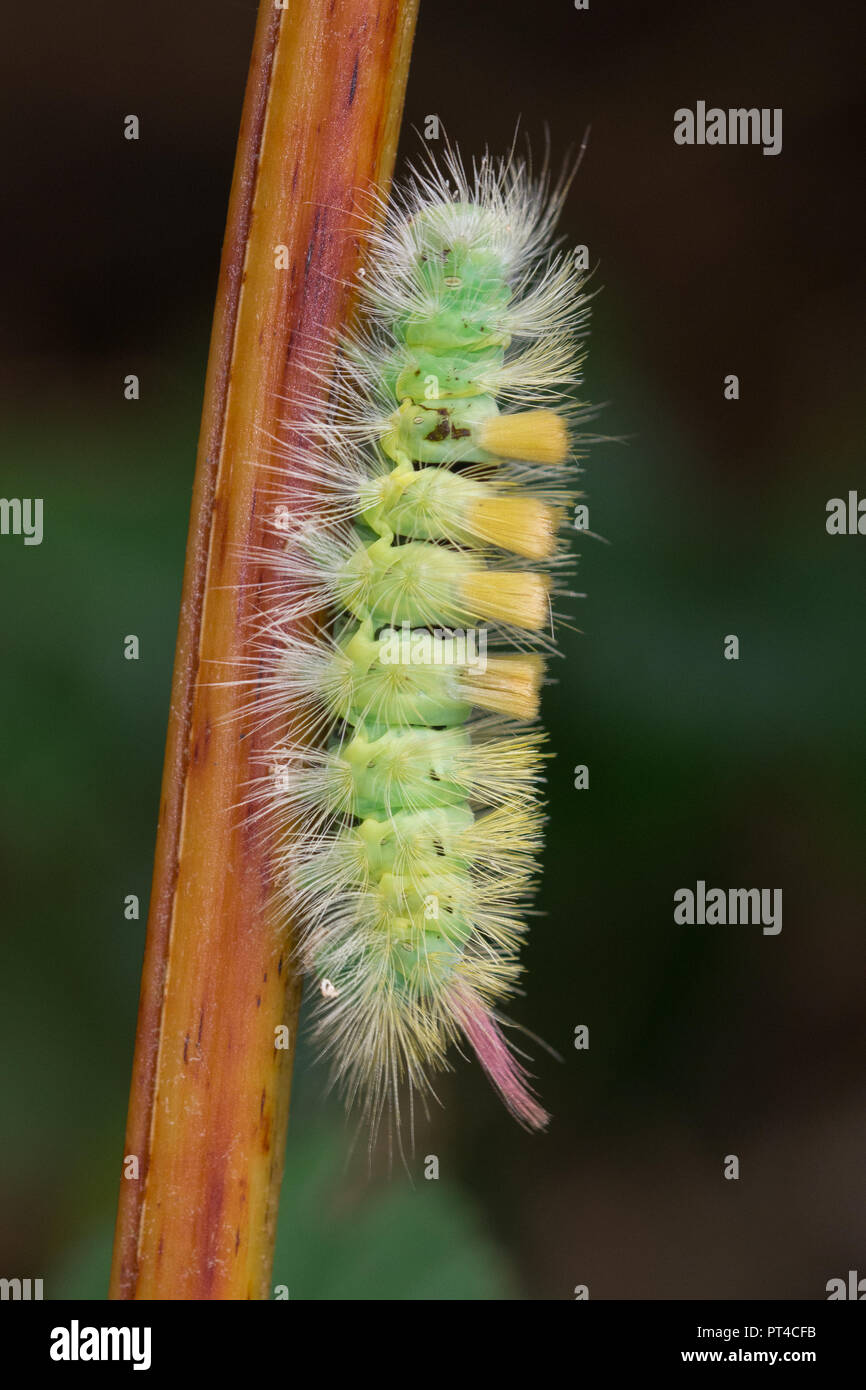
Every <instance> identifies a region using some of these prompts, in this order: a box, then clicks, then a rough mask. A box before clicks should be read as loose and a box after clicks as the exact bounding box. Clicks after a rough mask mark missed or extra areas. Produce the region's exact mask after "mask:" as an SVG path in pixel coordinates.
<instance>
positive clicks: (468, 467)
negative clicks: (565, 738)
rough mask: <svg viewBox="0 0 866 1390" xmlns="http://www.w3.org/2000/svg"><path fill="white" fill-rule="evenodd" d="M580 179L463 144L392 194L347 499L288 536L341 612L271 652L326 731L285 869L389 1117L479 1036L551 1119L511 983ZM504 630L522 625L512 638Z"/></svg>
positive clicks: (571, 367)
mask: <svg viewBox="0 0 866 1390" xmlns="http://www.w3.org/2000/svg"><path fill="white" fill-rule="evenodd" d="M451 184H453V185H454V186H455V188H456V190H457V196H456V198H455V197H454V196H452V191H451ZM562 191H563V190H562V189H561V188H560V189H559V190H557V191H556V192H555V193H554V194H553V195H552V197H551V196H550V195H548V192H547V188H546V184H545V182H544V181H542V182H541V183H540V184H533V183H532V181H531V180H530V179H529V177H528V175H527V172H526V170H525V169H524V168H523V167H522V166H520V165H519V164H514V163H506V164H498V165H494V164H493V163H491V162H490V161H488V160H485V161H484V162H482V165H481V166H480V168H479V169H478V170H475V171H474V172H473V175H472V176H469V175H467V174H466V172H465V171H464V169H463V167H462V165H461V164H460V163H459V160H457V159H456V158H454V157H451V158H450V159H449V161H448V162H447V164H446V166H445V169H444V170H443V171H441V172H440V171H438V170H436V169H435V168H433V167H430V168H428V169H426V170H424V171H423V172H422V173H421V174H416V175H415V178H414V182H413V183H412V184H411V185H410V188H409V190H408V192H406V193H404V194H403V197H402V200H401V199H400V198H398V199H396V200H395V202H394V203H393V204H392V208H391V211H390V212H389V215H388V218H387V221H386V224H385V227H384V230H383V231H382V232H381V233H380V234H379V235H378V237H377V238H376V239H375V242H374V251H373V254H372V256H371V263H370V265H369V266H368V267H367V276H368V278H367V280H366V281H365V284H366V290H365V306H366V310H367V316H368V324H369V329H368V332H367V334H366V335H365V336H362V337H357V338H355V339H354V340H353V341H351V342H347V344H346V358H347V361H349V362H350V364H352V365H351V367H350V369H349V372H348V375H347V377H346V381H345V383H344V389H343V392H342V397H341V411H340V412H338V417H337V423H336V424H333V423H332V424H331V425H330V426H329V428H328V430H323V432H322V436H321V441H320V443H319V445H318V448H319V453H318V455H317V464H316V465H315V466H316V467H317V468H318V480H319V483H320V484H324V485H325V486H326V487H330V489H331V493H332V496H333V498H334V499H335V506H334V512H333V516H332V518H331V520H332V521H333V525H330V526H326V527H324V528H320V529H315V528H311V527H310V526H309V525H307V526H306V527H305V528H304V529H303V534H299V535H298V536H297V537H296V538H290V542H289V545H288V547H287V548H286V551H285V553H284V556H283V559H282V560H281V575H282V578H283V579H285V578H287V577H288V576H291V581H292V585H293V589H292V597H291V600H290V601H288V602H287V603H286V605H285V610H284V616H285V617H287V618H289V619H291V620H296V619H298V618H299V617H303V616H304V615H306V614H312V613H314V612H318V611H320V610H321V607H322V605H323V604H327V605H328V609H329V611H330V613H331V615H332V616H331V622H330V627H329V629H328V630H327V631H326V632H325V633H324V634H323V635H321V636H320V637H319V638H305V637H301V638H298V637H293V638H290V639H286V640H285V642H284V645H283V646H282V647H278V649H277V650H276V651H275V652H274V654H273V668H272V669H273V675H272V680H273V687H274V699H275V701H276V702H277V703H278V704H282V705H285V706H288V707H294V708H295V710H296V717H297V711H298V710H300V711H301V712H302V715H303V714H304V713H305V715H306V718H307V720H308V723H307V728H308V730H310V731H312V733H313V735H314V737H315V738H316V739H317V740H318V743H319V747H318V748H313V749H310V748H309V746H308V744H309V740H308V738H304V739H303V740H300V741H299V742H298V744H296V745H287V744H284V745H283V746H282V747H281V748H280V750H279V757H278V758H277V759H276V761H277V762H279V763H280V764H281V765H282V767H283V770H284V772H285V776H283V777H282V779H280V780H279V785H278V787H277V789H276V791H275V792H274V795H273V798H272V801H273V806H272V816H273V820H274V824H275V826H276V829H277V834H278V837H281V838H280V851H279V855H278V866H279V882H280V888H281V894H282V898H283V901H284V903H285V906H286V908H287V910H289V911H291V912H292V913H293V914H294V915H296V916H300V918H301V921H302V923H303V926H304V935H303V944H302V948H301V949H302V953H303V960H304V964H305V967H306V968H307V969H308V970H309V971H310V972H311V973H313V974H314V975H315V976H316V977H317V979H318V980H319V984H320V993H321V1003H320V1009H319V1016H318V1020H317V1029H318V1033H319V1036H320V1037H321V1038H322V1040H323V1042H324V1044H325V1046H326V1048H327V1050H329V1051H330V1053H331V1055H332V1057H333V1059H334V1062H335V1070H336V1073H337V1076H338V1078H339V1079H340V1080H341V1081H342V1082H343V1083H344V1085H345V1088H346V1090H347V1093H348V1095H349V1097H350V1099H353V1098H354V1097H355V1096H356V1095H357V1094H358V1093H359V1092H362V1093H363V1094H364V1095H365V1097H366V1103H367V1106H368V1109H369V1110H370V1112H371V1114H372V1116H373V1118H374V1119H377V1118H378V1116H379V1113H380V1112H381V1109H382V1107H383V1105H384V1104H385V1103H386V1102H389V1101H390V1102H392V1103H393V1104H394V1105H396V1104H397V1100H398V1096H399V1092H400V1089H401V1087H402V1086H403V1084H404V1083H406V1082H408V1084H409V1085H410V1087H414V1088H416V1089H419V1090H421V1091H424V1090H427V1089H429V1088H430V1084H431V1083H430V1075H431V1073H434V1072H436V1071H437V1070H441V1069H442V1068H443V1067H445V1066H447V1065H448V1063H447V1059H446V1053H447V1049H448V1046H449V1044H450V1043H452V1042H455V1041H458V1040H459V1038H460V1037H461V1035H462V1036H463V1037H465V1038H466V1039H467V1040H468V1041H469V1043H470V1044H471V1046H472V1047H473V1048H474V1050H475V1052H476V1053H477V1055H478V1057H479V1059H480V1060H481V1062H482V1065H483V1066H484V1067H485V1069H486V1071H487V1072H488V1074H489V1076H490V1078H491V1079H492V1081H493V1082H494V1084H495V1085H496V1087H497V1088H498V1089H499V1091H500V1093H501V1095H502V1097H503V1099H504V1100H505V1102H506V1104H507V1105H508V1106H509V1108H510V1109H511V1111H512V1112H513V1113H514V1114H515V1116H516V1117H517V1118H518V1119H519V1120H520V1121H521V1122H522V1123H524V1124H525V1125H527V1126H528V1127H530V1128H540V1127H542V1126H543V1125H544V1124H545V1123H546V1121H547V1118H548V1117H547V1115H546V1113H545V1112H544V1110H543V1109H542V1108H541V1106H540V1105H539V1104H538V1102H537V1101H536V1100H535V1098H534V1096H533V1095H532V1092H531V1089H530V1087H529V1084H528V1078H527V1076H526V1073H525V1071H524V1069H523V1067H522V1066H521V1065H520V1063H519V1062H518V1061H517V1060H516V1058H515V1057H514V1055H513V1054H512V1052H511V1051H510V1049H509V1047H508V1045H507V1043H506V1041H505V1039H504V1036H503V1033H502V1030H501V1028H500V1024H499V1021H498V1016H497V1014H496V1013H495V1006H496V1004H497V1002H498V1001H499V1000H501V999H503V998H505V997H507V996H508V995H509V994H511V993H513V991H514V988H515V986H516V982H517V980H518V977H519V974H520V969H521V967H520V964H519V960H518V951H519V946H520V942H521V938H522V936H523V935H524V932H525V924H524V915H525V911H526V907H527V904H528V902H529V900H530V894H531V891H532V888H533V884H534V879H535V873H536V864H537V856H538V852H539V849H540V845H541V827H542V821H543V814H542V808H541V805H540V801H539V783H540V780H541V770H542V766H543V757H544V754H543V748H542V743H543V735H542V734H541V733H539V732H538V730H537V729H535V728H534V727H532V726H533V722H534V720H535V718H536V715H537V707H538V692H539V687H540V683H541V680H542V676H543V669H544V663H543V659H542V656H541V655H540V654H539V653H538V652H537V651H536V650H533V648H536V647H538V646H544V645H545V644H547V645H549V642H550V637H549V635H548V634H549V628H550V601H551V593H552V592H553V591H554V586H553V579H554V577H555V575H556V573H557V569H558V566H559V560H560V557H559V555H558V554H557V530H558V526H559V523H560V520H561V517H562V509H563V507H564V506H565V505H567V504H568V502H569V501H570V499H571V497H572V496H573V493H572V492H571V491H570V489H569V486H568V482H567V480H566V482H565V483H563V481H562V479H563V474H564V470H565V469H566V468H567V461H568V454H569V441H568V434H567V429H566V424H565V413H564V411H563V409H562V408H560V409H559V410H554V409H551V408H550V407H551V404H552V403H555V404H560V397H563V394H564V393H563V389H562V388H563V386H564V385H565V384H567V383H569V382H570V381H573V380H574V379H575V377H576V371H577V363H578V359H577V356H576V346H575V343H576V333H577V330H578V329H579V328H580V326H581V323H582V317H583V315H584V313H585V310H584V308H583V298H582V293H581V285H580V276H579V274H578V273H577V272H576V271H575V270H574V269H573V266H572V264H571V263H570V261H569V260H568V258H567V257H565V256H563V255H561V254H560V255H557V254H555V253H553V252H551V251H550V250H549V249H548V246H549V236H550V230H551V227H552V224H553V221H554V220H555V215H556V212H557V211H558V206H559V202H560V201H561V197H562ZM515 341H516V342H517V348H516V349H515V346H514V344H515ZM527 342H528V344H529V346H528V347H527V346H525V344H526V343H527ZM503 400H505V401H506V402H507V401H511V402H513V401H517V402H518V403H519V404H520V405H523V406H528V407H529V408H525V409H521V410H516V411H509V410H505V411H503V410H502V408H501V403H502V401H503ZM389 401H390V405H389V404H388V402H389ZM566 409H567V407H566ZM341 429H342V431H343V433H342V435H341V433H340V431H341ZM312 447H313V446H312V444H311V445H309V446H308V447H307V448H306V449H305V450H304V451H301V452H300V454H299V455H298V457H297V458H296V459H291V460H289V461H288V464H289V468H290V471H291V468H295V469H296V470H297V472H298V473H299V474H300V473H301V472H302V470H303V469H305V468H306V469H307V470H309V467H310V454H311V449H312ZM347 459H349V460H350V462H349V464H348V466H345V465H346V460H347ZM324 514H325V519H326V520H327V519H328V513H327V505H326V506H325V513H324ZM489 634H492V636H493V640H494V642H496V641H500V642H501V641H503V640H505V641H508V642H510V643H512V644H514V643H515V641H516V642H517V643H518V644H519V649H518V650H517V651H513V650H511V651H509V650H503V649H502V647H501V646H499V647H496V648H494V649H493V650H492V651H490V652H488V650H487V643H488V635H489ZM299 824H300V826H301V827H302V833H299V832H298V825H299ZM288 827H291V833H290V832H289V829H288ZM304 827H306V832H304V831H303V828H304Z"/></svg>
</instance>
